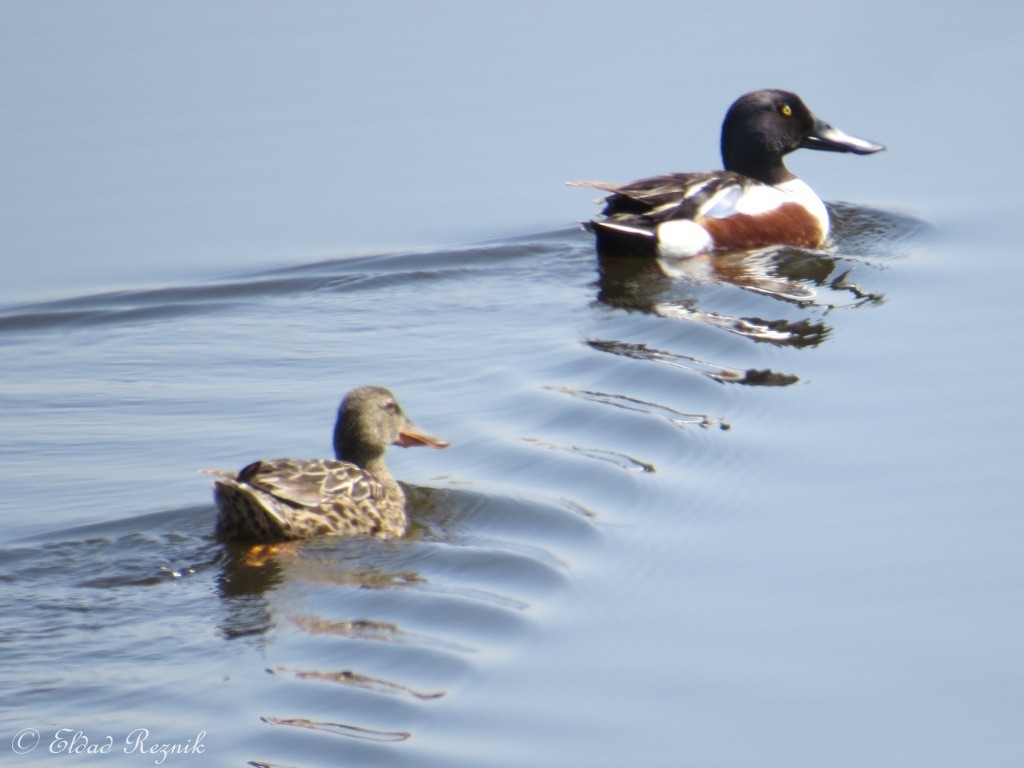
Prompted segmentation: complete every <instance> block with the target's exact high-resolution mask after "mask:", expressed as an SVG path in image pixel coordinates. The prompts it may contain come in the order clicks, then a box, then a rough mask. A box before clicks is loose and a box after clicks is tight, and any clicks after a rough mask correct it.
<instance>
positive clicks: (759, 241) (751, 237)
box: [697, 203, 824, 251]
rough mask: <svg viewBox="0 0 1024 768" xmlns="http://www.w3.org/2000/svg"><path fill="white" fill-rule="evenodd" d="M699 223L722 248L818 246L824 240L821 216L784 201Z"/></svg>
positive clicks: (735, 249)
mask: <svg viewBox="0 0 1024 768" xmlns="http://www.w3.org/2000/svg"><path fill="white" fill-rule="evenodd" d="M697 223H698V224H700V225H701V226H702V227H704V229H706V230H707V231H708V232H710V233H711V238H712V240H713V241H714V243H715V249H716V250H719V251H722V250H728V251H738V250H744V249H747V248H762V247H764V246H767V245H795V246H798V247H800V248H817V247H818V246H819V245H821V243H822V241H823V240H824V237H823V234H824V233H823V232H822V231H821V228H820V226H819V225H818V221H817V219H815V218H814V217H813V216H812V215H811V214H809V213H808V212H807V211H806V210H805V209H804V208H803V207H802V206H800V205H799V204H797V203H783V204H782V205H780V206H779V207H778V208H776V209H775V210H774V211H770V212H768V213H763V214H758V215H755V216H752V215H750V214H746V213H737V214H734V215H733V216H730V217H728V218H726V219H710V218H708V219H699V220H698V222H697Z"/></svg>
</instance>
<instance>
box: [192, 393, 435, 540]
mask: <svg viewBox="0 0 1024 768" xmlns="http://www.w3.org/2000/svg"><path fill="white" fill-rule="evenodd" d="M391 444H394V445H400V446H403V447H408V446H414V445H429V446H431V447H434V448H444V447H446V446H447V445H448V443H446V442H444V441H443V440H439V439H438V438H436V437H432V436H430V435H428V434H426V433H425V432H421V431H419V430H418V429H416V428H415V427H414V426H413V425H412V424H411V423H410V422H409V421H408V420H407V419H406V417H405V414H404V413H403V412H402V409H401V407H400V406H399V405H398V403H397V401H396V400H395V398H394V395H392V394H391V392H390V391H388V390H387V389H384V388H383V387H361V388H360V389H356V390H353V391H352V392H350V393H349V394H348V395H346V396H345V399H344V400H343V401H342V403H341V407H340V408H339V409H338V419H337V422H336V423H335V426H334V450H335V455H336V456H337V458H336V459H270V460H263V461H254V462H253V463H252V464H249V465H248V466H246V467H244V468H243V469H242V470H241V471H239V472H237V473H234V472H224V471H221V470H204V471H207V472H209V473H210V474H215V475H218V479H217V480H215V481H214V483H213V487H214V498H215V499H216V501H217V506H218V507H219V508H220V514H219V515H218V517H217V536H218V538H220V539H221V540H224V541H246V542H252V543H270V542H277V541H288V540H292V539H306V538H310V537H312V536H319V535H321V534H332V535H336V536H353V535H356V534H366V535H370V536H379V537H382V538H388V537H397V536H402V535H403V534H404V533H405V529H406V527H407V525H408V520H407V518H406V514H405V494H404V493H403V492H402V488H401V486H399V484H398V482H397V481H396V480H395V479H394V478H393V477H392V476H391V473H390V472H389V471H388V468H387V466H386V465H385V463H384V453H385V451H386V450H387V447H388V445H391Z"/></svg>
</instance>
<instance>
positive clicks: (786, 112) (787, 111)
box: [779, 104, 793, 117]
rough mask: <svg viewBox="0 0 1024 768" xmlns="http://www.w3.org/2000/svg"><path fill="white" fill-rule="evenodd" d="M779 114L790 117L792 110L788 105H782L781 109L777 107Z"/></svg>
mask: <svg viewBox="0 0 1024 768" xmlns="http://www.w3.org/2000/svg"><path fill="white" fill-rule="evenodd" d="M779 114H780V115H782V116H783V117H792V116H793V108H792V107H791V106H789V104H783V105H782V106H781V107H779Z"/></svg>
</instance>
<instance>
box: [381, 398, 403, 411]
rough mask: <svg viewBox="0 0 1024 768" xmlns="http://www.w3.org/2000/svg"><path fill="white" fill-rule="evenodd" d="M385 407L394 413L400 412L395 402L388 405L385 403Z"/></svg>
mask: <svg viewBox="0 0 1024 768" xmlns="http://www.w3.org/2000/svg"><path fill="white" fill-rule="evenodd" d="M384 407H385V408H387V409H388V410H389V411H391V412H392V413H398V410H399V409H398V403H396V402H395V401H394V400H388V401H387V402H386V403H384Z"/></svg>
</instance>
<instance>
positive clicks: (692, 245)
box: [658, 219, 711, 259]
mask: <svg viewBox="0 0 1024 768" xmlns="http://www.w3.org/2000/svg"><path fill="white" fill-rule="evenodd" d="M710 247H711V235H709V234H708V232H707V230H706V229H704V227H702V226H701V225H700V224H698V223H697V222H695V221H692V220H690V219H672V220H670V221H666V222H663V223H661V224H659V225H658V251H659V252H660V253H661V255H662V256H667V257H669V258H678V259H682V258H686V257H687V256H696V255H697V254H698V253H703V252H704V251H706V250H708V249H709V248H710Z"/></svg>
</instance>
